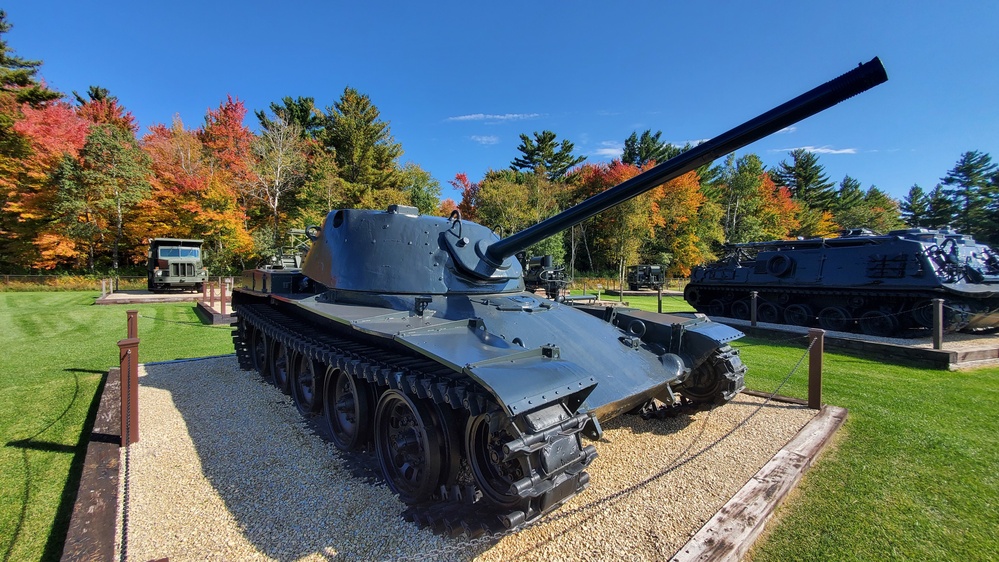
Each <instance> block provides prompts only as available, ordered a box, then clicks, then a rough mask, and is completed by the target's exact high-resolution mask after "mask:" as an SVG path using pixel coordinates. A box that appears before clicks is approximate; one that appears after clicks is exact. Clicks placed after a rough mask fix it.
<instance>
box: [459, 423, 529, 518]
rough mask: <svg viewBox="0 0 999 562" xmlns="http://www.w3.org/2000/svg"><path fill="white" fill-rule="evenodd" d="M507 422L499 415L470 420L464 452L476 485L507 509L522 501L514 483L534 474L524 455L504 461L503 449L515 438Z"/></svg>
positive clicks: (466, 429) (494, 501)
mask: <svg viewBox="0 0 999 562" xmlns="http://www.w3.org/2000/svg"><path fill="white" fill-rule="evenodd" d="M504 422H507V419H506V417H505V416H503V415H502V414H500V413H498V412H493V413H488V414H482V415H479V416H474V417H471V418H469V420H468V424H467V425H466V428H465V450H466V451H467V454H468V465H469V467H470V468H471V469H472V474H473V475H474V476H475V483H476V484H478V485H479V488H481V489H482V493H483V494H485V496H486V497H488V498H489V499H490V500H492V502H493V503H495V504H497V505H499V506H501V507H506V508H511V507H515V506H517V505H518V504H519V503H521V502H522V501H523V498H521V496H520V494H518V493H517V492H516V489H515V488H514V486H513V483H514V482H517V481H518V480H521V479H522V478H524V477H525V476H529V475H530V474H531V471H530V465H529V464H528V463H527V458H526V457H525V456H516V457H514V458H510V459H507V460H504V452H503V446H504V445H505V444H506V443H508V442H509V441H511V440H512V439H513V437H512V436H511V435H510V433H509V432H508V431H507V429H506V427H505V426H506V423H504Z"/></svg>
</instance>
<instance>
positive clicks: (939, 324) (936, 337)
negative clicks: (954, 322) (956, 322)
mask: <svg viewBox="0 0 999 562" xmlns="http://www.w3.org/2000/svg"><path fill="white" fill-rule="evenodd" d="M943 302H944V301H943V299H933V349H943Z"/></svg>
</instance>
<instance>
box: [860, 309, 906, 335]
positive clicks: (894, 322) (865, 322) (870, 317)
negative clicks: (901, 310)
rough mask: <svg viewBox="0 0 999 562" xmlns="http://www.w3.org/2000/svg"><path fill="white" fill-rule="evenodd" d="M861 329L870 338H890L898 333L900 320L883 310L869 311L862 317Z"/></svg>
mask: <svg viewBox="0 0 999 562" xmlns="http://www.w3.org/2000/svg"><path fill="white" fill-rule="evenodd" d="M860 329H861V330H862V331H863V332H864V333H865V334H867V335H869V336H878V337H886V336H890V335H892V334H894V333H895V332H897V331H898V318H896V317H895V316H894V315H893V314H889V313H887V312H885V311H883V310H868V311H867V312H865V313H863V314H861V315H860Z"/></svg>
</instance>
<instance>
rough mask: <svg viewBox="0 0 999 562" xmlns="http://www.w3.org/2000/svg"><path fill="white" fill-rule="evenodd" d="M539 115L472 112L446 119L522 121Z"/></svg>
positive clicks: (539, 115)
mask: <svg viewBox="0 0 999 562" xmlns="http://www.w3.org/2000/svg"><path fill="white" fill-rule="evenodd" d="M538 117H541V114H540V113H503V114H494V113H470V114H468V115H458V116H455V117H448V118H447V119H445V121H521V120H524V119H535V118H538Z"/></svg>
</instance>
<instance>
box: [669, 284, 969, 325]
mask: <svg viewBox="0 0 999 562" xmlns="http://www.w3.org/2000/svg"><path fill="white" fill-rule="evenodd" d="M688 288H689V290H692V291H696V292H697V294H698V299H697V304H694V303H693V302H691V300H690V299H689V298H688V293H686V292H685V294H684V299H685V300H687V302H688V303H690V304H691V306H693V307H694V309H695V310H696V311H697V312H700V313H702V314H707V315H708V316H728V317H735V318H739V317H738V316H735V315H734V314H730V313H729V312H730V311H726V313H725V314H721V315H719V314H717V313H716V312H715V311H712V310H711V309H710V306H709V304H710V302H711V301H712V300H713V299H721V300H725V299H726V298H727V297H732V296H735V297H737V298H735V299H734V300H743V301H746V300H748V299H749V294H750V292H751V291H757V292H758V293H759V298H760V299H761V300H760V302H761V303H777V304H779V305H780V306H786V305H785V304H783V303H781V302H780V300H779V299H778V297H775V296H774V295H775V294H778V295H780V297H781V298H783V299H784V300H787V301H788V304H803V305H807V306H811V307H812V308H813V312H814V313H818V312H819V311H820V310H821V309H822V308H823V305H822V304H821V303H823V302H825V305H826V306H839V307H841V308H843V309H844V310H846V311H848V312H849V313H850V314H851V317H852V318H851V319H853V320H855V319H856V318H857V317H859V316H860V314H861V313H863V311H865V310H877V309H883V308H888V309H891V310H892V313H891V315H892V316H896V317H897V319H898V321H905V322H914V323H916V325H923V326H926V324H925V320H923V321H922V322H921V321H920V319H919V318H917V317H916V314H917V313H916V312H914V311H915V310H916V309H917V308H919V307H920V305H921V303H924V302H926V301H929V300H930V299H934V298H945V295H943V294H941V293H939V292H934V291H926V290H908V291H901V290H887V291H886V290H876V289H875V290H862V291H861V290H856V289H839V288H830V289H810V288H804V289H803V288H795V287H780V288H779V289H778V288H774V287H771V286H762V285H747V286H739V287H737V288H736V287H731V286H724V285H696V286H695V285H688ZM852 299H858V302H859V303H860V304H855V303H854V302H852ZM948 301H949V302H950V303H951V306H962V305H966V304H970V305H974V303H973V302H971V301H969V300H968V299H966V298H960V297H956V296H954V295H951V296H950V297H949V298H948ZM973 314H974V312H973V311H972V310H971V309H970V308H969V309H968V310H967V311H965V312H963V313H959V314H957V315H953V316H948V318H947V320H948V322H947V325H946V326H945V331H948V332H951V331H959V330H961V329H962V328H963V327H964V325H966V324H967V323H968V317H969V316H971V315H973ZM741 319H743V320H748V319H749V318H748V315H747V317H746V318H741ZM778 323H780V324H787V325H796V324H792V323H790V322H787V321H786V320H782V321H781V322H778ZM809 325H818V326H820V327H824V328H825V327H826V326H823V325H822V323H821V322H818V321H812V322H810V323H809ZM827 329H834V328H831V327H829V328H827ZM838 330H839V331H851V332H863V330H862V329H861V327H860V326H859V325H855V322H851V323H850V325H849V326H847V327H846V328H844V329H838ZM903 331H904V330H903V329H901V327H896V329H895V330H893V331H892V333H893V334H894V333H900V332H903ZM872 335H882V336H884V335H889V334H883V333H874V334H872Z"/></svg>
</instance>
